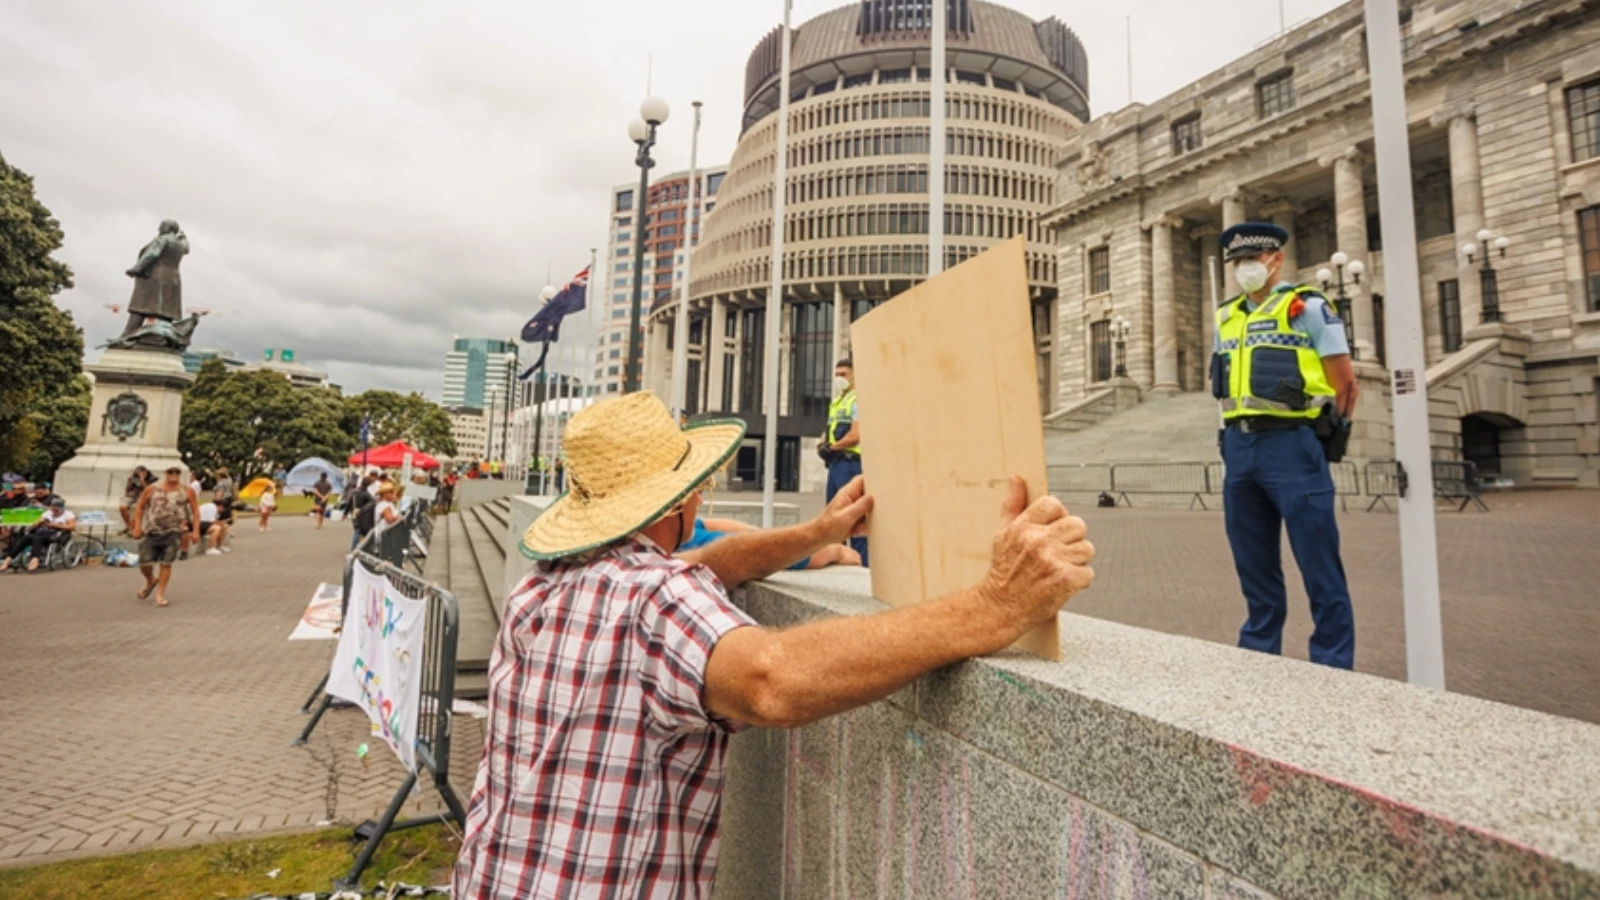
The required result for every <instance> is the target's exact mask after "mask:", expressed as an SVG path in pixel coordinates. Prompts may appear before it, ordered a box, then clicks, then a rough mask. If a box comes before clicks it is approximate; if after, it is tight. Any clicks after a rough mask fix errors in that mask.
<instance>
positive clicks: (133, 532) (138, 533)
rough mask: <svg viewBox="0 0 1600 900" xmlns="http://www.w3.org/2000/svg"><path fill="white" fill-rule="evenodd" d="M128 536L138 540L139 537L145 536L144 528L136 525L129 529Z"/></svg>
mask: <svg viewBox="0 0 1600 900" xmlns="http://www.w3.org/2000/svg"><path fill="white" fill-rule="evenodd" d="M128 537H131V538H133V539H134V540H136V541H137V540H138V539H140V538H142V537H144V529H143V528H140V527H139V526H137V525H135V526H133V527H132V528H129V529H128Z"/></svg>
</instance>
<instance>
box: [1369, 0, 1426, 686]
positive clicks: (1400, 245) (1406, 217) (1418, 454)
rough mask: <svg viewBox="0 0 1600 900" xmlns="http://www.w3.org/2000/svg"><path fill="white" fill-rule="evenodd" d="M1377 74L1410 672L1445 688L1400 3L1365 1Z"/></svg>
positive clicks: (1376, 127)
mask: <svg viewBox="0 0 1600 900" xmlns="http://www.w3.org/2000/svg"><path fill="white" fill-rule="evenodd" d="M1366 3H1367V49H1368V52H1369V58H1370V60H1371V73H1372V128H1373V138H1374V142H1375V144H1376V154H1375V155H1376V156H1377V160H1378V215H1379V219H1380V222H1381V224H1382V226H1383V267H1384V284H1385V285H1386V288H1387V289H1386V290H1385V292H1384V293H1385V295H1386V296H1387V298H1388V301H1387V306H1386V307H1385V310H1386V311H1387V316H1386V317H1385V318H1386V320H1387V327H1388V344H1387V346H1388V359H1387V360H1386V361H1385V362H1387V364H1388V365H1389V366H1390V368H1391V372H1390V378H1391V380H1392V387H1393V394H1394V450H1395V459H1396V460H1398V461H1399V463H1400V465H1401V466H1402V467H1403V471H1404V473H1405V475H1406V477H1407V480H1408V481H1409V486H1408V490H1407V491H1406V493H1405V496H1403V497H1402V498H1401V499H1400V572H1401V581H1402V583H1403V584H1404V586H1405V621H1406V673H1407V676H1408V678H1409V680H1410V681H1411V683H1412V684H1420V685H1423V686H1424V687H1431V688H1438V689H1440V690H1443V689H1444V628H1443V624H1442V622H1441V616H1440V612H1439V547H1438V536H1437V534H1436V533H1435V523H1434V509H1433V453H1432V450H1431V446H1430V443H1431V442H1430V440H1429V434H1428V384H1427V365H1426V359H1425V358H1424V356H1423V334H1422V292H1421V286H1420V279H1421V275H1420V272H1419V269H1418V266H1417V231H1416V220H1415V219H1414V218H1413V215H1414V214H1413V207H1412V199H1411V145H1410V138H1409V136H1408V135H1407V133H1406V121H1407V120H1406V83H1405V70H1404V66H1403V62H1402V58H1401V50H1400V10H1399V9H1398V8H1397V6H1396V0H1366Z"/></svg>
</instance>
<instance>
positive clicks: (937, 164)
mask: <svg viewBox="0 0 1600 900" xmlns="http://www.w3.org/2000/svg"><path fill="white" fill-rule="evenodd" d="M947 2H948V0H933V4H932V5H933V24H932V28H933V51H932V59H931V60H930V64H929V66H928V69H929V77H931V78H932V79H933V82H932V85H931V88H930V91H929V117H928V277H929V278H932V277H933V276H935V275H938V274H939V273H940V272H943V271H944V156H945V144H944V142H945V100H944V98H945V72H946V70H947V68H948V67H947V66H946V64H945V52H944V48H945V37H946V35H947V34H948V33H949V23H948V22H947V21H946V19H947V17H948V15H949V7H948V6H947ZM837 314H838V313H837V311H836V312H835V315H837Z"/></svg>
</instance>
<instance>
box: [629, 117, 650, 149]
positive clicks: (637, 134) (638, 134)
mask: <svg viewBox="0 0 1600 900" xmlns="http://www.w3.org/2000/svg"><path fill="white" fill-rule="evenodd" d="M649 139H650V126H649V125H646V124H645V123H644V120H643V119H634V120H633V121H632V122H629V123H628V140H630V141H633V142H634V143H635V144H642V143H644V142H645V141H647V140H649Z"/></svg>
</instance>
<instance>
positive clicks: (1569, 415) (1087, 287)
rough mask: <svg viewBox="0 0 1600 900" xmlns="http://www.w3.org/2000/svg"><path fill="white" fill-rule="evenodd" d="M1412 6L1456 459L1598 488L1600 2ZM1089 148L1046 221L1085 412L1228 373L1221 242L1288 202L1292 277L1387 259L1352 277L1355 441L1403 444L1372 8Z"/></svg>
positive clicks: (1432, 269)
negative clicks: (1221, 370)
mask: <svg viewBox="0 0 1600 900" xmlns="http://www.w3.org/2000/svg"><path fill="white" fill-rule="evenodd" d="M1401 6H1402V7H1403V9H1402V14H1401V18H1402V29H1403V35H1404V53H1405V68H1406V76H1407V100H1408V104H1409V116H1410V125H1411V127H1410V139H1411V140H1410V144H1411V146H1410V149H1411V158H1412V187H1413V190H1414V193H1415V224H1416V227H1417V238H1418V246H1417V253H1418V257H1419V262H1420V267H1421V276H1422V277H1421V284H1420V290H1421V298H1422V320H1423V331H1424V337H1425V340H1426V355H1427V365H1428V369H1427V372H1426V377H1427V382H1428V385H1429V392H1430V402H1431V408H1432V411H1433V415H1432V419H1431V425H1432V431H1433V443H1434V450H1435V455H1436V457H1437V458H1443V459H1462V458H1465V459H1468V460H1471V461H1473V462H1475V463H1477V464H1478V467H1479V468H1480V470H1482V471H1483V472H1484V473H1485V474H1488V475H1491V476H1499V477H1501V478H1503V479H1507V480H1509V481H1511V482H1514V483H1517V484H1528V485H1532V484H1551V485H1559V484H1583V485H1588V486H1595V485H1596V484H1597V470H1600V425H1597V416H1600V407H1597V387H1596V385H1597V379H1600V368H1597V354H1600V7H1597V6H1596V5H1595V4H1594V3H1590V2H1582V0H1521V2H1518V0H1482V2H1476V3H1459V2H1456V0H1414V2H1409V3H1402V4H1401ZM1067 148H1068V152H1067V158H1066V159H1065V160H1064V161H1063V164H1062V166H1061V179H1060V183H1059V193H1060V203H1059V205H1058V207H1057V208H1056V210H1055V211H1054V212H1053V213H1052V214H1051V215H1050V217H1049V218H1048V219H1047V220H1046V221H1047V223H1048V225H1049V226H1050V227H1052V228H1053V229H1054V230H1055V232H1056V234H1057V235H1058V237H1059V250H1058V264H1057V272H1058V275H1059V295H1060V298H1061V299H1060V306H1059V313H1058V316H1057V321H1056V335H1055V340H1054V352H1055V354H1056V356H1057V358H1058V360H1059V377H1058V379H1057V392H1058V404H1059V409H1060V415H1061V416H1063V417H1065V418H1066V419H1071V420H1077V421H1088V420H1093V419H1094V418H1095V417H1096V416H1094V415H1091V413H1094V412H1095V408H1096V407H1107V406H1111V405H1115V404H1116V403H1117V402H1118V398H1119V397H1123V398H1126V397H1128V396H1130V394H1129V392H1128V391H1126V390H1121V391H1119V390H1118V388H1119V387H1128V386H1136V387H1137V388H1138V390H1137V391H1134V392H1132V394H1131V396H1135V397H1137V396H1138V395H1139V394H1140V393H1142V394H1143V395H1144V396H1146V397H1148V396H1150V395H1152V394H1153V395H1158V396H1159V395H1172V394H1177V393H1182V392H1205V391H1208V390H1209V385H1208V384H1207V379H1206V376H1207V369H1208V365H1209V361H1210V358H1211V355H1212V354H1211V347H1212V340H1213V338H1212V331H1213V328H1214V327H1215V326H1214V310H1215V309H1216V308H1217V306H1218V305H1219V304H1220V303H1221V302H1225V301H1226V300H1227V299H1228V298H1230V297H1234V296H1236V295H1237V294H1238V288H1237V286H1236V285H1233V284H1232V282H1231V279H1230V277H1229V273H1228V272H1227V271H1226V270H1225V268H1224V267H1223V266H1222V265H1221V261H1220V259H1219V258H1218V257H1219V252H1218V250H1217V239H1218V237H1219V235H1220V233H1221V231H1222V230H1223V229H1224V228H1225V227H1226V226H1229V225H1232V224H1235V223H1238V222H1241V221H1246V220H1270V221H1273V222H1276V223H1277V224H1279V225H1281V226H1283V227H1284V228H1285V229H1287V230H1288V231H1289V232H1290V234H1291V236H1292V241H1291V244H1290V245H1289V247H1288V248H1287V250H1286V253H1287V264H1286V273H1285V275H1286V277H1288V278H1291V279H1296V280H1299V281H1301V282H1304V283H1310V284H1314V285H1315V284H1318V283H1319V282H1320V280H1321V279H1320V277H1319V273H1320V272H1321V270H1324V269H1327V270H1330V272H1333V270H1335V268H1336V267H1335V266H1334V264H1333V262H1332V260H1333V258H1334V256H1335V254H1337V253H1343V254H1345V256H1346V257H1348V258H1349V260H1351V261H1352V262H1354V261H1359V262H1361V263H1362V264H1363V265H1364V266H1365V269H1366V271H1365V273H1364V277H1363V278H1362V279H1361V281H1360V284H1359V285H1358V286H1353V285H1347V288H1346V290H1345V292H1344V294H1345V296H1346V297H1347V299H1348V308H1349V312H1350V317H1351V318H1352V319H1353V321H1352V322H1351V325H1352V330H1353V336H1354V339H1355V340H1354V344H1355V347H1356V353H1357V360H1358V361H1357V370H1358V375H1359V376H1360V378H1361V382H1362V387H1363V399H1362V402H1361V406H1360V408H1359V409H1358V414H1357V434H1356V438H1357V439H1356V447H1355V450H1354V452H1355V455H1357V456H1360V457H1365V458H1368V459H1382V458H1388V457H1390V456H1392V454H1393V440H1392V428H1391V427H1390V424H1389V423H1390V421H1391V419H1390V404H1389V401H1388V391H1389V385H1390V380H1391V379H1390V373H1388V372H1387V371H1386V368H1385V362H1386V358H1387V356H1388V354H1387V348H1386V346H1385V344H1386V339H1387V334H1388V330H1387V327H1386V315H1385V312H1386V311H1385V305H1384V298H1385V296H1386V295H1388V294H1390V293H1391V290H1390V288H1391V286H1390V285H1387V284H1386V283H1385V278H1384V258H1383V245H1384V237H1383V235H1382V234H1381V228H1380V222H1379V218H1378V202H1377V201H1378V196H1377V178H1376V168H1375V165H1374V162H1373V142H1372V110H1371V104H1370V91H1369V82H1368V73H1367V55H1366V31H1365V21H1364V17H1363V4H1362V3H1360V2H1350V3H1346V4H1345V5H1343V6H1341V7H1339V8H1338V9H1336V10H1334V11H1333V12H1330V13H1329V14H1327V15H1325V16H1323V17H1321V18H1319V19H1316V20H1314V21H1312V22H1309V23H1307V24H1305V25H1303V26H1301V27H1298V28H1296V29H1294V30H1293V31H1291V32H1289V33H1287V34H1285V35H1283V36H1282V37H1280V38H1279V39H1277V40H1275V41H1273V42H1271V43H1269V44H1266V45H1264V46H1261V47H1259V48H1257V49H1256V50H1255V51H1254V52H1252V53H1250V54H1249V55H1247V56H1245V57H1243V58H1241V59H1238V60H1236V61H1235V62H1233V63H1231V64H1229V65H1228V66H1226V67H1225V68H1223V69H1222V70H1220V71H1217V72H1214V73H1212V74H1211V75H1208V76H1206V77H1205V78H1203V79H1201V80H1199V81H1197V82H1195V83H1193V84H1191V85H1189V86H1187V87H1185V88H1183V89H1182V90H1179V91H1178V92H1176V93H1174V94H1172V95H1171V96H1168V97H1165V98H1163V99H1161V100H1159V101H1156V102H1154V103H1151V104H1149V105H1137V104H1136V105H1133V106H1130V107H1128V108H1126V109H1123V110H1120V111H1118V112H1115V113H1112V114H1109V115H1106V116H1102V117H1100V118H1098V119H1095V120H1094V121H1093V122H1091V123H1090V124H1089V125H1088V126H1087V127H1085V128H1084V129H1082V130H1081V131H1079V132H1078V133H1076V134H1075V135H1074V136H1073V137H1072V139H1071V140H1070V141H1069V142H1068V144H1067ZM1485 230H1487V231H1488V232H1490V234H1489V235H1488V237H1489V239H1490V240H1489V242H1488V243H1487V244H1485V242H1484V241H1483V240H1482V238H1481V236H1480V235H1481V233H1482V232H1483V231H1485ZM1501 239H1504V240H1503V241H1502V240H1501ZM1501 244H1504V246H1503V247H1502V246H1501ZM1486 254H1488V259H1487V263H1488V265H1489V267H1491V268H1492V272H1491V271H1486V270H1485V262H1486V260H1485V255H1486ZM1345 274H1346V276H1347V281H1348V280H1349V274H1350V269H1349V268H1348V267H1347V268H1346V269H1345ZM1336 281H1337V275H1335V282H1336ZM1327 293H1328V294H1329V296H1330V297H1334V298H1337V297H1338V295H1339V294H1340V291H1339V289H1338V287H1337V284H1335V286H1334V287H1333V288H1332V289H1330V290H1329V291H1328V292H1327ZM1124 322H1126V323H1127V326H1128V328H1127V334H1126V347H1125V355H1123V356H1122V358H1120V359H1119V358H1117V357H1118V347H1117V339H1118V335H1116V334H1115V331H1116V330H1117V327H1118V326H1120V325H1121V324H1122V323H1124ZM1123 364H1125V366H1126V370H1127V373H1128V381H1127V382H1125V381H1124V380H1123V379H1120V378H1118V377H1117V375H1116V373H1117V367H1118V366H1119V365H1123Z"/></svg>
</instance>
